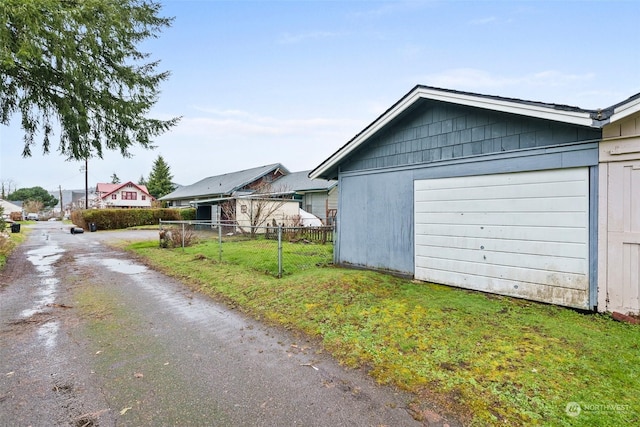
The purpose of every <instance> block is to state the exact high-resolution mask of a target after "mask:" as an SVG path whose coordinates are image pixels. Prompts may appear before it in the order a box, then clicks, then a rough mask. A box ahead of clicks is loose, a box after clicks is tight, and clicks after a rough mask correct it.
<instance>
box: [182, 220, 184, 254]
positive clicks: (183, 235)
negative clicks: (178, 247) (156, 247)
mask: <svg viewBox="0 0 640 427" xmlns="http://www.w3.org/2000/svg"><path fill="white" fill-rule="evenodd" d="M182 250H183V251H184V222H183V223H182Z"/></svg>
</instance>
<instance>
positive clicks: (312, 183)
mask: <svg viewBox="0 0 640 427" xmlns="http://www.w3.org/2000/svg"><path fill="white" fill-rule="evenodd" d="M309 172H311V171H302V172H292V173H290V174H287V175H283V176H282V177H280V178H278V179H277V180H276V181H275V182H274V183H273V186H272V187H273V191H274V192H276V193H278V194H285V195H288V196H289V197H291V198H292V199H294V200H297V201H298V202H299V204H300V207H301V208H302V209H303V210H304V211H305V212H308V213H310V214H313V215H314V216H316V217H317V218H319V219H320V221H322V223H323V224H328V225H332V224H333V222H334V221H335V216H336V212H337V209H338V181H337V180H326V179H320V178H316V179H311V178H309Z"/></svg>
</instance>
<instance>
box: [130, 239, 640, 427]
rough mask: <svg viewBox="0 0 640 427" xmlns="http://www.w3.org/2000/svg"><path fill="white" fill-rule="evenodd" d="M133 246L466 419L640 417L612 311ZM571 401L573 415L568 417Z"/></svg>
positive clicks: (630, 359)
mask: <svg viewBox="0 0 640 427" xmlns="http://www.w3.org/2000/svg"><path fill="white" fill-rule="evenodd" d="M129 248H130V249H131V250H134V251H135V252H137V253H138V254H140V255H141V256H143V257H145V258H146V259H147V260H148V262H149V263H150V264H151V265H154V266H155V267H156V268H158V269H160V270H162V271H164V272H165V273H167V274H169V275H172V276H174V277H177V278H179V279H181V280H182V281H184V282H185V283H188V284H190V285H191V286H193V287H195V288H197V289H199V290H201V291H203V292H205V293H208V294H211V295H214V296H216V297H221V298H223V299H224V300H225V301H227V302H228V303H230V304H233V305H235V306H238V307H240V308H242V309H243V310H245V311H247V312H249V313H251V314H252V315H254V316H256V317H259V318H263V319H266V320H269V321H272V322H276V323H278V324H282V325H285V326H286V327H289V328H292V329H295V330H299V331H303V332H305V333H307V334H310V335H313V336H315V337H318V338H320V339H321V340H322V342H323V345H324V346H325V348H326V349H327V350H329V351H330V352H331V353H332V354H333V355H334V356H335V357H336V358H338V359H339V360H340V361H341V362H342V363H343V364H345V365H347V366H350V367H361V368H365V369H367V370H368V371H369V372H370V374H371V375H372V376H373V377H375V378H376V379H377V381H379V382H380V383H382V384H393V385H396V386H399V387H401V388H404V389H406V390H409V391H412V392H414V393H416V394H417V395H418V396H421V397H424V398H425V399H428V400H431V401H435V402H436V403H437V404H439V405H440V406H441V407H442V408H444V409H445V410H448V411H451V412H453V413H455V414H457V415H458V417H460V418H461V419H462V420H463V421H465V422H466V423H468V424H472V425H505V424H506V425H530V424H542V425H567V426H569V425H592V426H618V425H638V424H639V423H640V405H639V403H638V396H639V395H640V329H639V328H638V327H637V326H631V325H627V324H622V323H618V322H615V321H613V320H612V319H611V318H610V317H609V316H607V315H597V314H581V313H579V312H576V311H573V310H569V309H565V308H561V307H555V306H550V305H545V304H538V303H534V302H529V301H523V300H516V299H511V298H506V297H499V296H495V295H489V294H482V293H479V292H470V291H465V290H461V289H455V288H450V287H445V286H438V285H433V284H427V283H418V282H411V281H408V280H403V279H399V278H395V277H391V276H388V275H382V274H378V273H374V272H367V271H355V270H345V269H339V268H313V269H309V270H304V271H301V272H299V273H295V274H291V275H289V276H286V277H285V278H283V279H280V280H278V279H275V278H273V277H270V276H267V275H262V274H257V273H256V272H255V271H251V270H247V269H246V268H244V267H243V266H238V265H231V264H227V263H218V262H217V261H215V260H217V258H216V257H209V256H203V255H202V254H198V253H196V251H195V250H194V251H182V250H181V249H173V250H167V249H164V250H163V249H158V248H157V243H155V242H143V243H137V244H133V245H130V247H129ZM570 402H576V403H578V404H579V405H580V407H581V412H580V414H579V415H578V416H570V415H568V414H567V410H566V409H567V405H568V404H569V403H570ZM574 408H575V407H574ZM569 412H570V411H569ZM572 415H575V413H572Z"/></svg>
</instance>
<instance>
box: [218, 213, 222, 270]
mask: <svg viewBox="0 0 640 427" xmlns="http://www.w3.org/2000/svg"><path fill="white" fill-rule="evenodd" d="M218 248H219V254H218V261H219V262H222V224H221V223H218Z"/></svg>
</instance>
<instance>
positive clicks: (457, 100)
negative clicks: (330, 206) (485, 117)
mask: <svg viewBox="0 0 640 427" xmlns="http://www.w3.org/2000/svg"><path fill="white" fill-rule="evenodd" d="M420 99H432V100H435V101H442V102H448V103H450V104H458V105H466V106H469V107H477V108H482V109H485V110H493V111H501V112H504V113H511V114H517V115H521V116H528V117H535V118H539V119H547V120H553V121H559V122H563V123H569V124H574V125H579V126H589V127H594V126H595V125H594V123H593V119H592V118H591V116H590V114H589V113H588V112H578V111H563V110H556V109H553V108H549V107H543V106H539V105H531V104H527V103H520V102H514V101H508V100H504V99H493V98H485V97H479V96H473V95H467V94H461V93H455V92H445V91H439V90H434V89H427V88H417V89H416V90H414V91H413V92H412V93H410V94H409V95H408V96H407V97H406V98H404V99H403V100H401V101H400V102H398V104H397V105H395V106H394V107H393V108H392V109H391V110H389V111H387V112H386V113H385V114H384V116H382V117H380V118H379V119H378V120H377V121H376V122H374V123H372V124H371V126H370V127H369V128H367V129H365V130H364V131H363V132H362V133H361V134H360V135H358V137H357V138H355V139H353V140H352V141H351V142H350V143H349V144H348V145H346V146H344V147H342V148H341V149H340V150H338V151H337V152H336V153H334V154H333V156H332V157H330V158H329V159H328V161H327V163H326V164H325V165H324V166H322V167H321V168H318V169H317V170H316V171H313V172H312V173H310V174H309V178H312V179H314V178H319V177H320V176H321V175H322V174H323V173H324V172H326V171H328V170H329V169H331V168H332V167H333V166H334V165H335V164H336V163H338V162H340V161H341V160H342V159H344V158H345V157H346V156H347V155H349V154H350V153H351V152H352V151H353V150H355V149H356V148H358V147H359V146H360V144H362V143H363V142H364V141H366V140H367V139H368V138H369V137H371V136H372V135H374V134H375V133H376V132H378V131H379V130H380V129H382V128H383V127H385V126H386V125H387V124H388V123H389V122H391V121H392V120H393V119H395V118H396V117H398V115H400V114H401V113H403V112H404V111H405V110H407V109H408V108H409V107H410V106H411V105H413V104H414V103H416V102H417V101H419V100H420Z"/></svg>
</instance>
